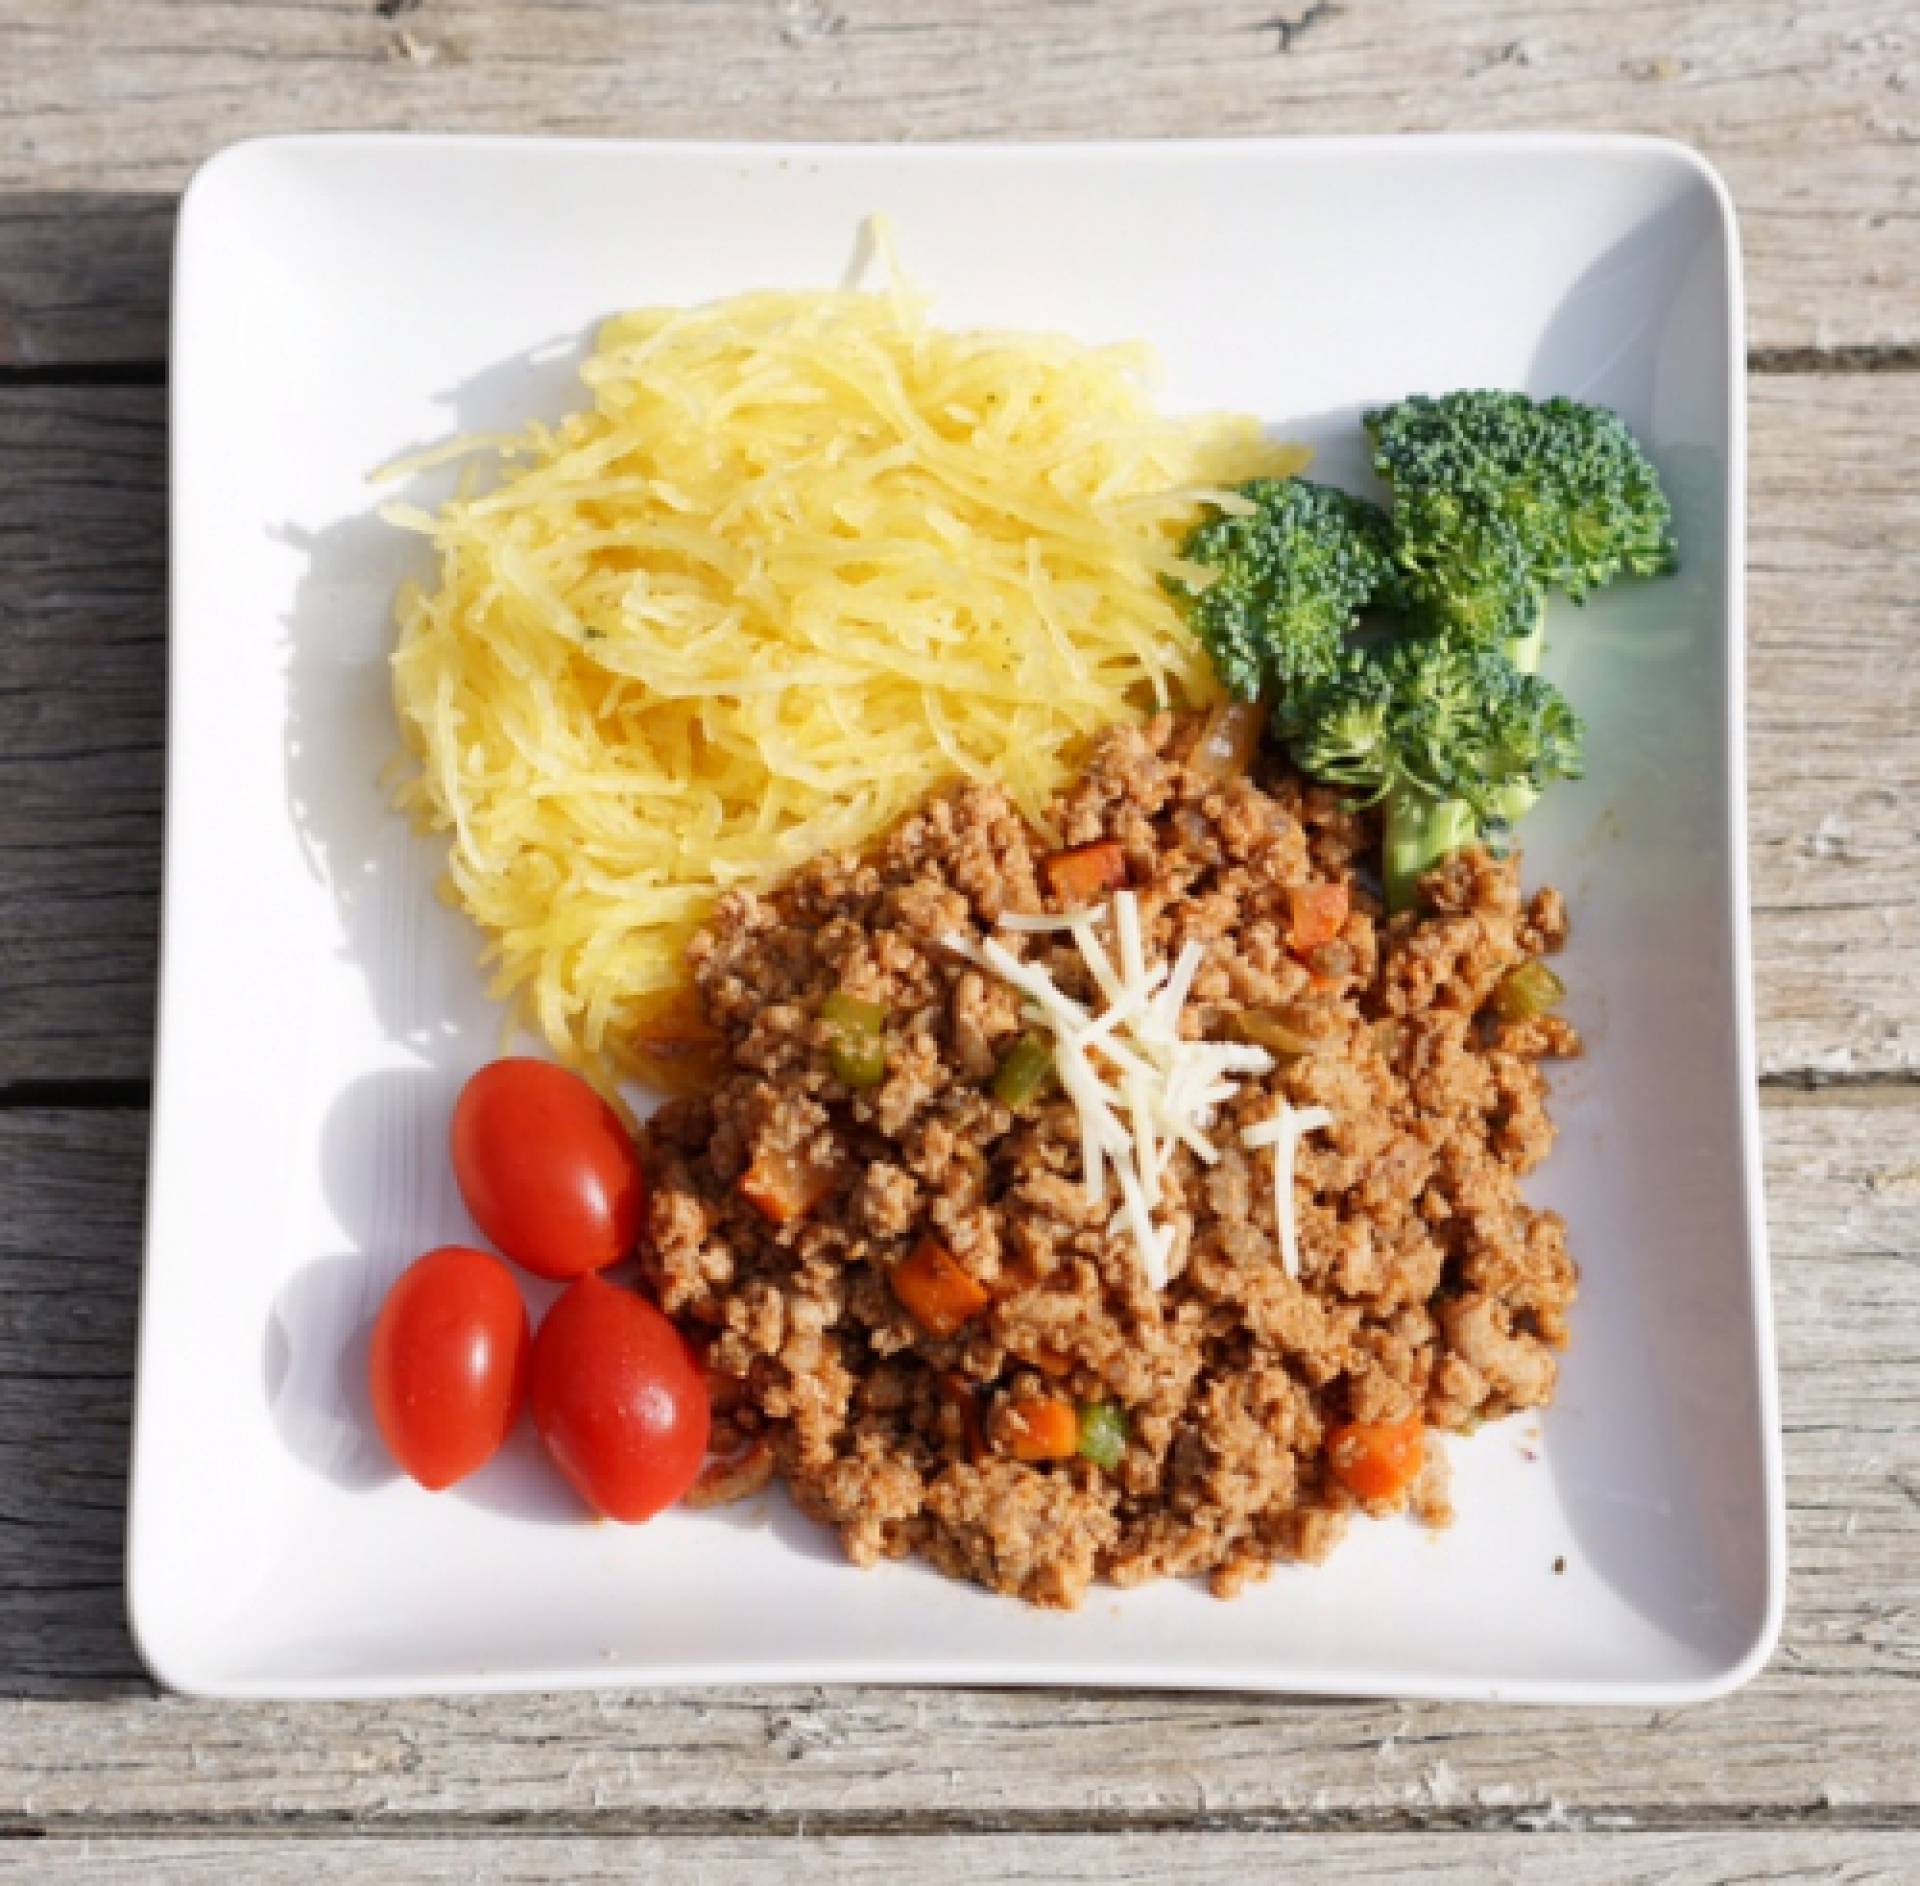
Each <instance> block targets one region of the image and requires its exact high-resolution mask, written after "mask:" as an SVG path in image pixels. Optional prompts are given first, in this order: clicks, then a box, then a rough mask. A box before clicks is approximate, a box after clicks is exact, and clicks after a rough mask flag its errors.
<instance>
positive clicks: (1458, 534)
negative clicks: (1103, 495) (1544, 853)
mask: <svg viewBox="0 0 1920 1886" xmlns="http://www.w3.org/2000/svg"><path fill="white" fill-rule="evenodd" d="M1365 423H1366V429H1367V434H1368V437H1369V439H1370V441H1371V443H1372V446H1373V463H1374V469H1375V471H1376V472H1377V473H1378V474H1379V476H1380V478H1381V480H1382V482H1383V483H1384V484H1385V485H1386V486H1387V488H1388V491H1389V493H1390V494H1391V500H1392V508H1391V511H1390V512H1388V511H1385V510H1382V509H1381V508H1380V507H1378V506H1377V505H1374V504H1371V503H1368V502H1366V501H1365V500H1362V499H1358V498H1354V497H1351V496H1349V495H1348V494H1347V493H1345V492H1342V491H1335V490H1332V489H1330V488H1327V487H1324V486H1319V485H1314V484H1311V483H1310V482H1308V481H1307V480H1305V479H1297V478H1296V479H1290V480H1287V481H1284V482H1279V481H1274V480H1262V481H1258V482H1255V483H1253V484H1250V485H1248V486H1247V487H1246V489H1245V490H1244V491H1243V492H1242V493H1241V494H1240V495H1241V498H1242V500H1243V502H1242V504H1241V505H1239V506H1238V507H1231V508H1222V509H1220V510H1219V511H1218V512H1217V514H1216V515H1215V516H1214V517H1212V518H1209V519H1208V520H1206V521H1205V522H1203V523H1202V524H1200V525H1199V526H1198V527H1197V528H1196V529H1195V530H1194V532H1193V533H1192V535H1191V536H1190V537H1189V538H1188V540H1187V542H1186V544H1185V546H1184V552H1183V555H1184V561H1185V562H1186V563H1187V564H1188V565H1189V566H1190V568H1189V569H1188V570H1187V571H1186V572H1185V573H1183V574H1181V575H1179V576H1177V577H1176V578H1175V579H1174V582H1175V587H1176V589H1177V590H1178V591H1179V592H1180V593H1181V594H1182V595H1183V596H1184V597H1185V599H1186V602H1187V606H1188V613H1189V619H1190V620H1191V622H1192V625H1193V628H1194V630H1195V632H1196V634H1198V636H1199V637H1200V639H1201V640H1202V641H1203V642H1204V643H1205V644H1206V647H1207V649H1208V652H1209V653H1210V654H1211V655H1212V657H1213V661H1214V666H1215V668H1216V669H1217V670H1218V672H1219V675H1220V679H1221V682H1222V683H1223V684H1224V685H1225V686H1226V688H1227V689H1228V690H1229V691H1230V692H1231V693H1233V694H1235V695H1236V696H1238V697H1240V698H1242V699H1246V700H1252V699H1254V698H1256V697H1258V696H1260V695H1262V694H1268V695H1271V696H1272V697H1273V698H1274V699H1275V701H1276V703H1277V707H1276V718H1275V731H1276V732H1277V733H1278V735H1279V737H1280V738H1281V740H1282V741H1283V742H1284V743H1285V744H1286V745H1287V747H1288V749H1289V751H1290V752H1291V754H1292V756H1293V759H1294V762H1295V764H1296V765H1298V766H1299V767H1300V768H1301V770H1302V771H1303V772H1306V773H1308V774H1311V775H1312V776H1313V777H1314V778H1316V779H1324V780H1329V781H1331V782H1333V783H1334V784H1336V785H1341V786H1346V787H1350V788H1353V789H1356V790H1358V791H1360V792H1362V793H1364V794H1365V795H1366V796H1367V798H1368V799H1369V800H1370V801H1375V802H1379V803H1381V804H1382V805H1384V807H1385V835H1384V838H1383V840H1382V846H1383V851H1384V859H1383V875H1384V878H1385V884H1386V892H1387V902H1388V906H1389V908H1391V909H1394V910H1403V909H1406V908H1407V907H1408V906H1409V905H1410V904H1411V903H1412V902H1413V900H1414V897H1415V894H1416V890H1417V887H1418V884H1419V880H1420V876H1421V874H1422V873H1423V872H1425V871H1427V870H1430V869H1431V868H1432V867H1433V866H1434V865H1435V864H1437V863H1438V862H1439V861H1440V860H1441V859H1442V858H1444V857H1446V856H1447V855H1448V854H1449V853H1450V852H1453V851H1457V850H1459V849H1460V848H1461V847H1462V846H1465V845H1470V844H1474V843H1480V842H1486V841H1492V842H1494V843H1496V844H1498V843H1500V842H1502V841H1503V840H1504V838H1505V836H1506V834H1507V832H1508V830H1509V829H1510V828H1511V826H1512V825H1513V823H1514V821H1515V820H1516V819H1518V818H1519V817H1520V816H1521V815H1522V814H1523V813H1525V812H1526V810H1527V809H1528V808H1529V807H1530V806H1531V805H1532V804H1533V802H1534V800H1535V799H1537V798H1538V797H1539V795H1540V793H1541V792H1542V791H1543V790H1544V789H1545V788H1546V787H1547V786H1548V785H1549V784H1551V783H1552V782H1553V781H1554V780H1556V779H1577V778H1578V777H1579V776H1580V772H1581V764H1582V762H1581V742H1582V738H1583V733H1582V729H1581V725H1580V721H1579V717H1578V716H1577V715H1576V714H1575V713H1574V711H1573V709H1572V707H1571V706H1570V705H1569V704H1568V702H1567V701H1566V699H1565V697H1564V696H1562V694H1561V693H1560V691H1559V689H1557V688H1556V687H1554V686H1553V685H1552V683H1551V682H1549V681H1547V680H1545V679H1543V678H1542V677H1541V675H1540V674H1539V672H1538V670H1539V667H1540V659H1541V655H1542V652H1543V649H1544V646H1545V634H1546V609H1547V599H1548V597H1549V596H1550V595H1555V594H1558V595H1564V596H1567V597H1569V598H1570V599H1571V600H1573V601H1574V602H1583V601H1585V599H1586V598H1587V597H1588V596H1589V595H1590V594H1591V593H1592V592H1593V591H1594V590H1596V589H1601V588H1604V587H1605V586H1606V585H1607V584H1609V583H1612V582H1614V581H1616V580H1617V579H1619V578H1620V577H1623V576H1637V577H1651V576H1662V575H1665V574H1667V573H1668V572H1669V571H1671V570H1672V569H1673V567H1674V563H1675V557H1676V548H1675V543H1674V535H1673V513H1672V509H1671V507H1670V506H1669V504H1668V502H1667V498H1666V494H1665V493H1664V492H1663V491H1662V490H1661V488H1660V480H1659V477H1658V475H1657V474H1656V473H1655V471H1654V469H1653V466H1652V464H1651V462H1650V461H1649V460H1648V458H1647V456H1646V454H1645V452H1643V451H1642V450H1641V448H1640V444H1639V442H1638V441H1637V440H1636V439H1635V438H1634V436H1633V434H1632V433H1631V432H1630V431H1629V430H1628V429H1627V427H1626V425H1625V424H1624V423H1623V422H1622V421H1621V420H1620V418H1619V416H1618V415H1617V414H1615V413H1611V412H1609V411H1607V410H1606V409H1605V408H1604V407H1599V406H1589V405H1585V404H1582V403H1581V402H1580V401H1577V400H1570V399H1560V398H1556V399H1548V400H1534V399H1530V398H1529V397H1528V396H1527V395H1526V394H1524V393H1515V392H1502V391H1486V390H1481V391H1466V392H1459V393H1449V394H1446V395H1445V396H1444V397H1442V398H1439V399H1433V398H1428V397H1425V396H1416V397H1414V398H1411V399H1407V400H1403V401H1401V402H1400V403H1399V404H1398V405H1395V406H1389V407H1385V408H1382V409H1381V410H1379V411H1376V412H1370V413H1368V414H1367V415H1366V420H1365ZM1356 630H1358V631H1361V633H1360V634H1358V635H1357V636H1356V634H1355V631H1356Z"/></svg>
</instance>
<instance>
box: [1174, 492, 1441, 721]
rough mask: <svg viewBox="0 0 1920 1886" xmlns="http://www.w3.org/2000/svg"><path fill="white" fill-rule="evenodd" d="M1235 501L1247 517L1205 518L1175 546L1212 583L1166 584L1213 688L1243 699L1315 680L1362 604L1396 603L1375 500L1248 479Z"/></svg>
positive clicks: (1397, 592)
mask: <svg viewBox="0 0 1920 1886" xmlns="http://www.w3.org/2000/svg"><path fill="white" fill-rule="evenodd" d="M1241 495H1242V496H1243V497H1245V498H1247V499H1249V500H1251V502H1252V505H1253V509H1252V510H1251V511H1249V512H1246V513H1244V514H1242V515H1238V516H1236V515H1234V514H1232V513H1229V512H1226V511H1221V512H1218V513H1216V514H1215V515H1214V516H1212V517H1210V518H1208V519H1207V521H1206V522H1205V523H1203V524H1201V525H1199V526H1198V527H1197V528H1195V530H1194V531H1193V532H1192V533H1191V534H1190V535H1189V536H1188V538H1187V541H1186V543H1185V545H1184V546H1183V547H1182V550H1181V555H1182V556H1183V557H1184V558H1185V559H1186V560H1187V561H1188V562H1190V563H1198V564H1203V565H1205V566H1207V567H1208V568H1210V569H1212V570H1214V571H1216V572H1217V574H1216V575H1215V577H1214V579H1213V581H1212V582H1211V583H1208V584H1206V585H1204V586H1202V585H1199V584H1187V583H1184V582H1180V581H1178V580H1176V581H1175V582H1174V583H1173V584H1172V585H1171V586H1172V588H1173V589H1174V591H1175V593H1176V594H1177V595H1178V596H1180V597H1181V598H1182V600H1183V601H1184V602H1185V603H1186V605H1187V614H1188V620H1189V621H1190V622H1191V624H1192V626H1193V629H1194V631H1195V633H1196V634H1198V636H1199V637H1200V640H1201V641H1202V643H1204V644H1205V646H1206V650H1207V653H1208V654H1209V655H1210V656H1212V658H1213V665H1214V668H1215V671H1216V672H1217V673H1218V674H1219V676H1220V679H1221V681H1222V682H1223V683H1225V685H1226V687H1227V689H1228V691H1229V692H1230V693H1233V694H1236V695H1238V696H1239V697H1240V699H1242V700H1246V701H1250V700H1253V699H1254V698H1255V697H1256V696H1258V695H1259V694H1260V693H1261V692H1262V691H1263V690H1277V691H1278V692H1280V693H1282V694H1286V693H1288V692H1290V691H1291V690H1293V689H1294V688H1297V687H1300V686H1302V685H1304V684H1305V683H1307V682H1309V681H1311V680H1313V679H1314V678H1315V677H1316V676H1319V675H1322V674H1324V673H1326V672H1327V671H1328V670H1329V669H1330V668H1332V667H1333V666H1334V665H1335V663H1336V662H1338V660H1339V658H1340V653H1341V649H1342V645H1343V642H1344V638H1345V636H1346V633H1347V631H1348V630H1349V629H1350V628H1352V626H1353V624H1354V622H1355V620H1356V618H1357V617H1358V616H1359V614H1360V612H1361V611H1362V610H1363V609H1367V608H1370V607H1373V606H1376V605H1377V606H1380V607H1383V608H1404V607H1405V605H1406V601H1407V597H1406V594H1405V591H1404V588H1403V586H1402V584H1401V582H1400V579H1399V572H1398V569H1397V567H1396V565H1395V563H1394V560H1393V555H1392V548H1391V544H1392V531H1391V527H1390V526H1389V524H1388V522H1387V516H1386V513H1385V512H1384V511H1382V510H1381V509H1380V508H1379V506H1378V505H1374V504H1369V503H1367V502H1366V500H1365V499H1363V498H1356V497H1353V496H1351V495H1349V494H1348V493H1347V492H1344V491H1336V490H1334V489H1333V488H1332V487H1331V486H1328V485H1316V484H1312V483H1310V482H1309V481H1308V480H1306V479H1303V478H1287V479H1274V478H1258V479H1255V480H1254V481H1253V482H1252V483H1251V484H1248V485H1245V486H1243V487H1242V488H1241Z"/></svg>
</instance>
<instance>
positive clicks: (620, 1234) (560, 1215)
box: [453, 1060, 647, 1279]
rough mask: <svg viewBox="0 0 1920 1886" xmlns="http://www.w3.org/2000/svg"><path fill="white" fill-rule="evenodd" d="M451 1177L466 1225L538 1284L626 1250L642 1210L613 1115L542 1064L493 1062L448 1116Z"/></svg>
mask: <svg viewBox="0 0 1920 1886" xmlns="http://www.w3.org/2000/svg"><path fill="white" fill-rule="evenodd" d="M453 1173H454V1177H455V1178H456V1179H458V1180H459V1182H460V1196H461V1197H462V1198H464V1199H465V1200H466V1201H467V1210H468V1211H470V1212H472V1214H473V1221H474V1223H475V1224H477V1225H478V1226H479V1227H480V1229H481V1230H482V1231H484V1232H485V1233H486V1234H487V1237H488V1239H489V1240H490V1241H491V1242H492V1243H494V1244H497V1245H498V1246H499V1247H500V1249H501V1250H502V1251H504V1252H505V1253H506V1254H507V1256H509V1257H510V1258H512V1259H513V1261H514V1262H515V1263H516V1264H523V1265H525V1266H526V1268H527V1269H528V1270H530V1271H532V1272H533V1273H534V1274H535V1275H536V1276H538V1277H557V1278H563V1279H564V1278H568V1277H579V1276H581V1275H583V1274H584V1273H585V1272H587V1271H590V1270H602V1269H604V1268H605V1267H606V1266H607V1265H609V1264H612V1263H615V1262H617V1261H618V1260H619V1259H621V1258H623V1257H625V1256H626V1255H627V1253H628V1252H629V1251H631V1250H632V1249H633V1245H634V1240H635V1239H636V1238H637V1237H638V1236H639V1235H640V1216H641V1212H642V1210H643V1209H644V1207H645V1205H646V1196H647V1192H646V1179H645V1177H644V1175H643V1174H642V1173H641V1170H640V1155H639V1154H638V1153H637V1152H636V1151H635V1150H634V1145H633V1137H632V1135H631V1134H629V1133H628V1131H627V1129H626V1127H625V1126H624V1125H622V1124H621V1120H620V1116H619V1115H618V1114H617V1113H615V1112H614V1110H613V1109H612V1108H611V1107H610V1106H608V1105H607V1103H606V1102H605V1101H604V1100H602V1099H601V1098H600V1096H599V1095H598V1094H596V1093H595V1092H594V1091H593V1089H592V1088H591V1087H589V1086H588V1085H587V1083H586V1082H585V1081H583V1080H582V1079H581V1078H580V1077H579V1075H577V1074H570V1073H568V1072H567V1070H566V1069H565V1068H563V1067H555V1066H554V1065H553V1064H552V1063H551V1062H548V1061H525V1060H509V1061H495V1062H493V1063H492V1064H491V1065H489V1066H487V1067H483V1068H482V1069H481V1070H480V1071H479V1073H477V1074H476V1075H474V1077H473V1078H472V1079H471V1080H470V1081H468V1082H467V1084H466V1086H465V1088H464V1089H463V1090H462V1091H461V1094H460V1099H459V1103H458V1104H457V1105H456V1106H455V1108H454V1110H453Z"/></svg>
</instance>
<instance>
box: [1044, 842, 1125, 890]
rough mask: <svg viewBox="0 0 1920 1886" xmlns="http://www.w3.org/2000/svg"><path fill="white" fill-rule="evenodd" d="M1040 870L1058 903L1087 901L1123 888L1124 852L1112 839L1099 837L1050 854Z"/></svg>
mask: <svg viewBox="0 0 1920 1886" xmlns="http://www.w3.org/2000/svg"><path fill="white" fill-rule="evenodd" d="M1041 869H1042V870H1044V871H1045V872H1046V874H1047V884H1048V886H1049V888H1050V889H1051V890H1052V892H1053V894H1054V896H1055V897H1057V898H1058V899H1059V900H1060V901H1061V903H1063V904H1075V905H1078V904H1090V903H1092V902H1093V900H1094V899H1095V898H1096V897H1098V896H1099V895H1100V893H1101V892H1102V891H1117V890H1122V889H1124V888H1125V886H1126V882H1127V854H1126V853H1125V852H1124V851H1122V850H1121V849H1120V847H1119V846H1118V845H1117V844H1115V843H1114V841H1113V840H1112V839H1111V838H1102V839H1100V840H1098V841H1097V842H1096V843H1094V844H1091V845H1076V846H1074V848H1073V849H1072V850H1071V851H1056V852H1051V853H1049V854H1048V856H1047V859H1046V862H1045V864H1043V865H1042V866H1041Z"/></svg>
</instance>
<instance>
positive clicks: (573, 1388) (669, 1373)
mask: <svg viewBox="0 0 1920 1886" xmlns="http://www.w3.org/2000/svg"><path fill="white" fill-rule="evenodd" d="M528 1375H529V1392H530V1396H531V1400H532V1403H533V1421H534V1426H535V1427H537V1428H538V1429H539V1430H540V1438H541V1440H542V1441H544V1442H545V1443H546V1448H547V1452H548V1453H549V1454H550V1455H552V1457H553V1461H554V1464H555V1465H556V1466H557V1467H558V1468H559V1469H560V1471H561V1472H562V1473H563V1474H564V1475H565V1476H566V1478H567V1480H568V1481H569V1483H570V1484H571V1485H572V1486H573V1488H574V1490H575V1492H577V1493H578V1494H579V1495H580V1497H581V1498H582V1499H583V1500H585V1501H586V1502H587V1504H588V1505H589V1506H591V1507H592V1508H593V1510H594V1511H595V1512H596V1513H599V1514H600V1515H601V1516H602V1517H603V1518H606V1519H620V1520H626V1521H628V1522H629V1523H632V1522H635V1521H639V1520H643V1519H651V1518H652V1517H653V1516H654V1514H656V1513H658V1512H660V1511H661V1510H662V1509H663V1508H665V1507H668V1506H671V1505H672V1504H673V1503H674V1501H675V1500H677V1499H679V1498H680V1496H681V1495H682V1494H683V1493H685V1492H686V1491H687V1489H688V1488H689V1487H691V1486H692V1485H693V1483H694V1480H695V1478H696V1477H697V1476H698V1474H699V1472H700V1466H701V1462H702V1461H703V1460H704V1459H705V1458H706V1452H707V1436H708V1430H709V1422H710V1417H709V1413H708V1406H707V1390H706V1385H705V1383H704V1382H703V1381H702V1380H701V1377H700V1365H699V1363H698V1362H697V1361H695V1359H694V1356H693V1352H692V1351H691V1350H690V1349H689V1348H688V1347H687V1342H686V1339H685V1337H683V1336H682V1335H681V1334H680V1332H679V1331H678V1330H677V1329H675V1328H674V1326H673V1324H672V1323H670V1322H669V1321H668V1320H667V1319H666V1318H665V1317H664V1316H662V1315H661V1314H660V1312H659V1311H658V1310H657V1309H655V1308H654V1306H653V1305H652V1304H651V1303H648V1302H647V1301H646V1300H645V1299H644V1298H642V1297H640V1296H637V1295H636V1294H635V1293H634V1292H633V1291H631V1290H623V1289H621V1288H620V1287H619V1285H617V1284H611V1283H609V1282H607V1280H606V1279H605V1278H604V1277H598V1276H592V1275H589V1276H585V1277H581V1278H578V1279H576V1280H575V1281H574V1282H573V1283H571V1284H569V1285H568V1286H567V1288H566V1291H565V1293H564V1294H563V1295H562V1296H561V1298H560V1300H559V1302H557V1303H556V1304H555V1305H554V1306H553V1308H552V1309H550V1310H549V1311H548V1312H547V1314H546V1316H545V1318H544V1319H543V1320H542V1321H541V1324H540V1333H539V1335H538V1336H536V1337H535V1338H534V1344H533V1360H532V1363H531V1366H530V1368H529V1371H528Z"/></svg>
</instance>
